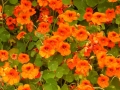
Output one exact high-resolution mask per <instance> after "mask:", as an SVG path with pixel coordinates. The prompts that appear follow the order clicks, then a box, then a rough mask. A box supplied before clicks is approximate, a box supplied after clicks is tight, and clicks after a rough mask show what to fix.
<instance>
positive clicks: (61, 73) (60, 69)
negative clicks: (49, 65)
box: [56, 67, 64, 78]
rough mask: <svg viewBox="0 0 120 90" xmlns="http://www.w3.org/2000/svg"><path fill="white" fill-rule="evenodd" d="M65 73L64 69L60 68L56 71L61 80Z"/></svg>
mask: <svg viewBox="0 0 120 90" xmlns="http://www.w3.org/2000/svg"><path fill="white" fill-rule="evenodd" d="M63 71H64V68H63V67H58V68H57V70H56V77H57V78H61V77H62V76H63V73H64V72H63Z"/></svg>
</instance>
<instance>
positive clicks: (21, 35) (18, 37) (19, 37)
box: [16, 31, 26, 40]
mask: <svg viewBox="0 0 120 90" xmlns="http://www.w3.org/2000/svg"><path fill="white" fill-rule="evenodd" d="M25 34H26V32H24V31H21V32H20V33H19V34H18V35H17V36H16V38H17V39H18V40H20V39H21V38H23V37H24V35H25Z"/></svg>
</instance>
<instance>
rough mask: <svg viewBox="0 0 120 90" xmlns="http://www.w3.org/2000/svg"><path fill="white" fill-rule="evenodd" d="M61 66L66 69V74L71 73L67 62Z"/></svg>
mask: <svg viewBox="0 0 120 90" xmlns="http://www.w3.org/2000/svg"><path fill="white" fill-rule="evenodd" d="M61 67H62V68H63V69H64V71H63V72H64V75H67V74H68V73H69V71H70V69H69V68H68V66H67V65H66V64H63V65H62V66H61Z"/></svg>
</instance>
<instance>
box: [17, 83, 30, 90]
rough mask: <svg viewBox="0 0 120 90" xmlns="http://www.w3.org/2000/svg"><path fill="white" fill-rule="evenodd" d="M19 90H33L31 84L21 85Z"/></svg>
mask: <svg viewBox="0 0 120 90" xmlns="http://www.w3.org/2000/svg"><path fill="white" fill-rule="evenodd" d="M17 90H31V88H30V85H29V84H24V85H20V86H19V87H18V89H17Z"/></svg>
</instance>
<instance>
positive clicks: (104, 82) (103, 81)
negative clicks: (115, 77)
mask: <svg viewBox="0 0 120 90" xmlns="http://www.w3.org/2000/svg"><path fill="white" fill-rule="evenodd" d="M97 83H98V85H99V86H100V87H102V88H106V87H108V86H109V77H107V76H105V75H101V76H99V77H98V80H97Z"/></svg>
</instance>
